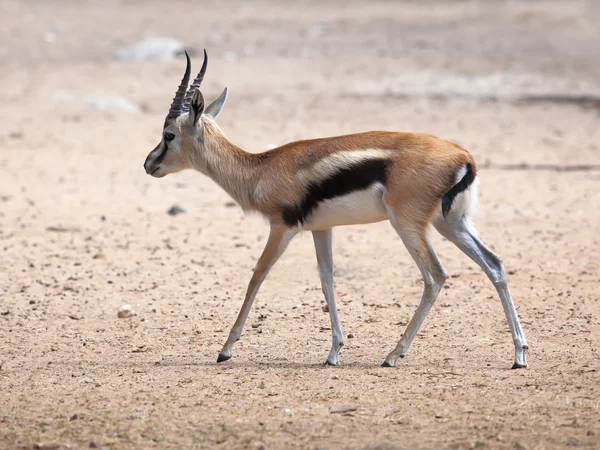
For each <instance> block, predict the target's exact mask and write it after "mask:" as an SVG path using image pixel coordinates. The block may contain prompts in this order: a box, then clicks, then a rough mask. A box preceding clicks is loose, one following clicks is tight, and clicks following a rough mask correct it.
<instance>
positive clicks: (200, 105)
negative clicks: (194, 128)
mask: <svg viewBox="0 0 600 450" xmlns="http://www.w3.org/2000/svg"><path fill="white" fill-rule="evenodd" d="M203 112H204V97H203V96H202V92H200V89H195V90H194V95H193V97H192V103H191V104H190V115H189V121H190V122H191V124H192V125H196V124H197V123H198V119H200V116H201V115H202V113H203Z"/></svg>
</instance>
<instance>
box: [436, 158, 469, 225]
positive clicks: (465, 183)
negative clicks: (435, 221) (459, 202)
mask: <svg viewBox="0 0 600 450" xmlns="http://www.w3.org/2000/svg"><path fill="white" fill-rule="evenodd" d="M466 167H467V173H465V176H464V177H462V179H461V180H460V181H459V182H458V183H456V184H455V185H454V186H452V188H451V189H450V190H449V191H448V192H446V193H445V194H444V196H443V197H442V214H443V215H444V218H445V217H446V216H447V215H448V213H449V212H450V208H451V207H452V202H454V199H455V198H456V196H457V195H458V194H460V193H461V192H463V191H466V190H467V189H468V188H469V186H471V184H472V183H473V181H475V177H476V176H477V173H476V172H475V169H474V168H473V166H472V165H471V164H467V165H466Z"/></svg>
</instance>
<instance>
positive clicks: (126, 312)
mask: <svg viewBox="0 0 600 450" xmlns="http://www.w3.org/2000/svg"><path fill="white" fill-rule="evenodd" d="M135 315H136V313H135V311H134V310H133V308H132V306H131V305H123V306H121V307H120V308H119V312H118V313H117V316H118V317H119V319H128V318H129V317H133V316H135Z"/></svg>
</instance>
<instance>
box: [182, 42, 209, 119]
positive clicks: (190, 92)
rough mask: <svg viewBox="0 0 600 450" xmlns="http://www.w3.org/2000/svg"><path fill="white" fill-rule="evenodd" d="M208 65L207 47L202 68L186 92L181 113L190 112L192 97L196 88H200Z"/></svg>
mask: <svg viewBox="0 0 600 450" xmlns="http://www.w3.org/2000/svg"><path fill="white" fill-rule="evenodd" d="M207 65H208V55H207V54H206V49H204V62H203V63H202V67H201V68H200V72H198V76H197V77H196V78H194V81H193V82H192V84H191V85H190V89H189V90H188V91H187V93H186V94H185V98H184V99H183V107H182V108H181V113H182V114H183V113H186V112H189V110H190V103H191V102H192V97H193V96H194V90H195V89H198V88H200V85H201V84H202V80H203V79H204V74H205V73H206V66H207Z"/></svg>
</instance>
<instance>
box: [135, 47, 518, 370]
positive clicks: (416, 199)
mask: <svg viewBox="0 0 600 450" xmlns="http://www.w3.org/2000/svg"><path fill="white" fill-rule="evenodd" d="M186 59H187V66H186V70H185V75H184V77H183V79H182V81H181V84H180V86H179V88H178V90H177V92H176V94H175V98H174V99H173V103H172V104H171V107H170V109H169V113H168V114H167V117H166V120H165V123H164V126H163V132H162V139H161V141H160V143H159V144H158V145H157V146H156V148H154V150H152V151H151V152H150V154H149V155H148V157H147V158H146V161H145V163H144V168H145V170H146V173H148V174H149V175H152V176H153V177H164V176H165V175H167V174H170V173H175V172H178V171H180V170H183V169H196V170H198V171H199V172H202V173H203V174H205V175H207V176H209V177H210V178H212V179H213V180H214V181H215V182H216V183H217V184H219V185H220V186H221V187H222V188H223V189H224V190H225V191H226V192H227V193H228V194H229V195H230V196H231V197H232V198H233V199H234V200H235V201H236V202H237V203H238V204H239V205H240V206H241V207H242V208H243V209H244V210H245V211H257V212H259V213H261V214H262V215H263V216H264V217H266V218H267V220H268V221H269V223H270V227H271V228H270V233H269V237H268V240H267V243H266V246H265V249H264V251H263V253H262V255H261V256H260V258H259V260H258V263H257V264H256V267H255V270H254V273H253V275H252V278H251V279H250V283H249V285H248V289H247V292H246V297H245V299H244V303H243V305H242V309H241V311H240V312H239V315H238V317H237V320H236V321H235V324H234V325H233V328H232V329H231V332H230V333H229V337H228V338H227V341H226V342H225V345H224V346H223V348H222V350H221V352H220V353H219V356H218V359H217V362H222V361H226V360H228V359H229V358H231V355H232V349H233V345H234V343H235V342H236V341H237V340H238V339H239V338H240V336H241V334H242V329H243V327H244V323H245V322H246V319H247V317H248V313H249V312H250V308H251V306H252V303H253V302H254V298H255V297H256V294H257V292H258V289H259V288H260V286H261V284H262V282H263V281H264V280H265V278H266V276H267V274H268V272H269V270H270V269H271V268H272V267H273V265H274V264H275V262H276V261H277V259H278V258H279V257H280V256H281V254H282V253H283V252H284V251H285V249H286V247H287V246H288V244H289V243H290V241H291V240H292V238H293V237H294V236H295V235H296V234H298V233H299V232H300V231H303V230H309V231H311V232H312V235H313V239H314V244H315V249H316V253H317V262H318V267H319V275H320V278H321V287H322V290H323V293H324V296H325V300H326V302H327V306H328V307H329V314H330V319H331V330H332V347H331V351H330V352H329V356H328V357H327V361H326V364H330V365H337V364H338V363H339V351H340V348H341V347H342V346H343V345H344V337H343V334H342V327H341V325H340V319H339V317H338V311H337V307H336V302H335V294H334V288H333V258H332V248H331V244H332V231H331V229H332V228H333V227H335V226H339V225H353V224H364V223H373V222H379V221H383V220H389V221H390V222H391V224H392V226H393V227H394V229H395V230H396V232H397V233H398V235H399V236H400V238H401V239H402V241H403V242H404V245H405V246H406V248H407V249H408V251H409V253H410V255H411V256H412V257H413V259H414V260H415V262H416V264H417V265H418V266H419V269H420V271H421V274H422V276H423V280H424V284H425V286H424V290H423V296H422V298H421V301H420V303H419V306H418V307H417V310H416V312H415V314H414V316H413V317H412V319H411V320H410V322H409V324H408V326H407V328H406V331H405V333H404V334H403V335H402V337H401V338H400V341H399V343H398V345H397V346H396V348H395V349H394V350H393V351H392V352H391V353H389V355H388V356H387V358H386V359H385V361H384V362H383V364H382V365H383V366H386V367H391V366H394V365H395V363H396V360H397V359H398V358H403V357H404V356H406V354H407V352H408V350H409V348H410V346H411V344H412V342H413V340H414V338H415V335H416V334H417V332H418V330H419V328H420V327H421V325H422V324H423V321H424V320H425V317H426V316H427V313H428V312H429V310H430V309H431V306H432V305H433V303H434V302H435V300H436V297H437V296H438V294H439V292H440V290H441V289H442V286H443V284H444V282H445V280H446V278H447V274H446V271H445V270H444V268H443V267H442V264H441V263H440V261H439V259H438V257H437V255H436V253H435V251H434V250H433V248H432V246H431V241H430V238H429V231H430V229H431V225H433V227H434V228H435V229H436V230H437V231H438V232H440V233H441V234H442V236H444V237H446V238H447V239H448V240H450V241H451V242H453V243H454V244H455V245H456V246H457V247H458V248H459V249H460V250H462V251H463V252H464V253H465V254H466V255H467V256H469V257H470V258H471V259H472V260H473V261H475V262H476V263H477V264H478V265H479V266H480V267H481V268H482V269H483V271H484V272H485V273H486V275H487V276H488V277H489V279H490V280H491V281H492V283H493V284H494V286H495V288H496V290H497V292H498V295H499V296H500V300H501V301H502V306H503V308H504V312H505V314H506V318H507V320H508V326H509V328H510V331H511V333H512V339H513V343H514V346H515V359H514V365H513V368H520V367H526V366H527V362H526V358H525V350H526V349H527V348H528V346H527V341H526V339H525V335H524V333H523V330H522V329H521V324H520V323H519V318H518V316H517V311H516V309H515V306H514V304H513V300H512V297H511V294H510V291H509V289H508V286H507V280H506V274H505V271H504V266H503V262H502V259H501V258H500V256H498V255H496V254H495V253H494V252H492V251H491V250H490V249H489V248H488V247H486V246H485V245H484V244H483V242H481V240H480V239H479V237H478V235H477V231H476V230H475V228H474V227H473V225H472V223H471V221H470V215H471V214H472V211H473V209H474V207H475V205H476V202H477V184H478V177H477V165H476V163H475V160H474V158H473V156H472V155H471V154H470V153H469V152H468V151H466V150H465V149H463V148H462V147H460V146H458V145H456V144H453V143H451V142H447V141H444V140H441V139H438V138H436V137H434V136H431V135H428V134H416V133H394V132H384V131H372V132H368V133H359V134H351V135H346V136H338V137H329V138H324V139H311V140H305V141H297V142H292V143H290V144H286V145H284V146H282V147H279V148H275V149H272V150H270V151H267V152H264V153H258V154H251V153H247V152H245V151H244V150H242V149H241V148H239V147H237V146H236V145H234V144H232V143H231V142H230V141H229V140H227V138H226V137H225V135H224V134H223V133H222V132H221V130H220V128H219V127H218V125H217V124H216V122H215V119H216V118H217V116H218V115H219V113H220V112H221V109H222V108H223V105H224V104H225V100H226V99H227V88H225V89H224V90H223V92H222V93H221V95H219V97H218V98H217V99H216V100H215V101H214V102H212V103H211V104H210V105H208V106H207V107H206V108H205V106H204V98H203V96H202V94H201V93H200V90H199V87H200V84H201V83H202V79H203V78H204V74H205V72H206V65H207V56H206V51H205V52H204V63H203V64H202V69H201V70H200V72H199V73H198V76H197V77H196V79H195V80H194V81H193V82H192V85H191V86H190V89H189V90H188V89H187V86H188V82H189V78H190V68H191V64H190V58H189V56H188V55H187V53H186Z"/></svg>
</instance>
